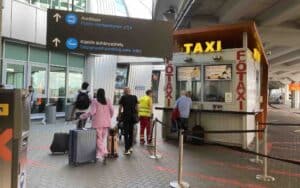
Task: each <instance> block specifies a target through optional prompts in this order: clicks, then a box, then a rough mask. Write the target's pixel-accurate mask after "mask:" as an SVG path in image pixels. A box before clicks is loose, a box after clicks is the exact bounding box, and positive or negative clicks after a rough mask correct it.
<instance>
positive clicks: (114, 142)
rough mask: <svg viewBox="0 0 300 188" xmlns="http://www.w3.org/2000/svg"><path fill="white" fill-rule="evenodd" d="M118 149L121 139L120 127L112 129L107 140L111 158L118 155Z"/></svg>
mask: <svg viewBox="0 0 300 188" xmlns="http://www.w3.org/2000/svg"><path fill="white" fill-rule="evenodd" d="M118 149H119V140H118V129H110V130H109V136H108V142H107V150H108V157H109V158H116V157H118V156H119V155H118Z"/></svg>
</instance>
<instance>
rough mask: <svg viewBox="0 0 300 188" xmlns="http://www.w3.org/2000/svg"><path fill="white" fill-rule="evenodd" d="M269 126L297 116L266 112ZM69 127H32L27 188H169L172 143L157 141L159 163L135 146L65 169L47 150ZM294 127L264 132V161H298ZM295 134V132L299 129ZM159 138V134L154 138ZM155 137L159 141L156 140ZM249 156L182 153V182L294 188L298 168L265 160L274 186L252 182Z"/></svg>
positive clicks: (212, 150)
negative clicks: (130, 150)
mask: <svg viewBox="0 0 300 188" xmlns="http://www.w3.org/2000/svg"><path fill="white" fill-rule="evenodd" d="M269 121H273V122H300V115H298V114H295V113H293V112H288V111H285V110H280V109H270V115H269ZM72 128H74V125H73V124H69V125H66V124H65V123H64V121H63V120H58V122H57V124H55V125H46V126H44V125H42V124H41V123H40V122H33V123H32V126H31V131H30V144H29V151H28V166H27V172H28V177H27V187H28V188H73V187H75V188H101V187H103V188H106V187H112V188H117V187H120V188H123V187H128V188H133V187H137V188H139V187H142V188H150V187H153V188H154V187H155V188H160V187H169V182H170V181H172V180H175V179H176V176H177V164H178V154H177V151H178V147H177V144H176V142H175V141H168V142H164V141H162V140H161V139H159V140H158V150H159V152H160V153H161V154H162V156H163V158H162V159H159V160H153V159H150V158H149V152H151V149H150V148H147V147H146V146H140V145H139V144H136V145H135V148H134V152H133V154H132V156H130V157H127V156H123V155H122V152H123V147H124V144H123V141H121V143H120V151H119V153H120V157H119V158H118V159H112V160H108V162H107V164H106V165H103V164H101V163H97V164H86V165H82V166H78V167H71V166H69V165H68V160H67V156H66V155H57V156H53V155H50V152H49V145H50V143H51V140H52V137H53V134H54V133H55V132H68V130H69V129H72ZM296 129H297V127H292V128H290V127H270V142H269V144H268V148H269V151H270V155H273V156H277V157H284V158H289V159H293V160H299V161H300V150H299V149H300V133H295V132H293V131H294V130H296ZM299 129H300V127H299ZM159 135H160V134H159ZM159 137H160V136H159ZM252 157H253V156H251V155H248V154H243V153H239V152H235V151H231V150H228V149H225V148H221V147H215V146H207V145H204V146H195V145H189V144H185V147H184V167H183V170H184V180H185V181H187V182H189V183H190V185H191V187H195V188H205V187H211V188H217V187H218V188H221V187H224V188H231V187H245V188H246V187H247V188H252V187H253V188H262V187H278V188H281V187H285V188H298V187H300V166H296V165H290V164H287V163H283V162H278V161H274V160H269V164H270V165H269V172H270V174H271V175H272V176H274V177H275V178H276V181H275V182H272V183H266V182H260V181H257V180H256V179H255V176H256V175H257V174H260V173H261V171H262V166H259V165H255V164H252V163H250V162H249V158H252Z"/></svg>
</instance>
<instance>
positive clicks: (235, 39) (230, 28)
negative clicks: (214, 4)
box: [173, 21, 268, 65]
mask: <svg viewBox="0 0 300 188" xmlns="http://www.w3.org/2000/svg"><path fill="white" fill-rule="evenodd" d="M243 32H247V35H248V48H249V49H250V50H252V51H253V49H254V48H257V49H258V50H259V52H260V53H261V55H262V58H261V60H262V63H263V64H267V65H268V60H267V58H266V55H265V52H264V48H263V45H262V41H261V38H260V36H259V33H258V31H257V28H256V25H255V23H254V22H253V21H250V22H243V23H237V24H226V25H214V26H209V27H203V28H193V29H184V30H178V31H175V32H174V33H173V38H174V48H175V49H174V51H175V52H178V51H181V49H182V47H183V44H184V43H190V42H191V43H193V42H205V41H216V40H221V41H222V47H223V48H242V47H243Z"/></svg>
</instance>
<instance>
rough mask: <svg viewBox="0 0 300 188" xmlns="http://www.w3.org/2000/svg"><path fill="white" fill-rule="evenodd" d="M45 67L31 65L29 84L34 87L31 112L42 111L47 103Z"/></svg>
mask: <svg viewBox="0 0 300 188" xmlns="http://www.w3.org/2000/svg"><path fill="white" fill-rule="evenodd" d="M46 72H47V69H46V67H39V66H32V67H31V84H30V85H31V86H32V87H33V88H34V95H33V105H32V109H31V112H32V113H43V112H44V110H45V105H46V103H47V96H46V83H47V81H46V76H47V74H46Z"/></svg>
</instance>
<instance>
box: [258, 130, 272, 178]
mask: <svg viewBox="0 0 300 188" xmlns="http://www.w3.org/2000/svg"><path fill="white" fill-rule="evenodd" d="M267 150H268V126H266V128H265V132H264V155H268V151H267ZM256 179H258V180H261V181H269V182H270V181H275V178H274V177H272V176H268V158H267V157H264V172H263V174H260V175H256Z"/></svg>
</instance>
